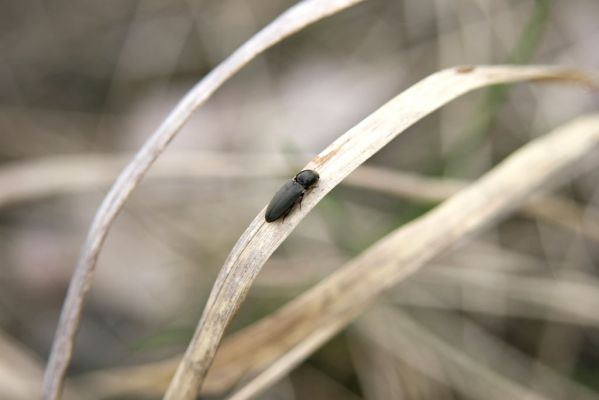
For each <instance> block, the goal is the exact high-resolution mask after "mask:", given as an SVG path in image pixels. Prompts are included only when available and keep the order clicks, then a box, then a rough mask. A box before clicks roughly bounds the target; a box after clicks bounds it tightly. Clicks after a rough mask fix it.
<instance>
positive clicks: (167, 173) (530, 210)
mask: <svg viewBox="0 0 599 400" xmlns="http://www.w3.org/2000/svg"><path fill="white" fill-rule="evenodd" d="M290 157H291V155H288V156H287V158H290ZM127 159H128V156H127V155H114V154H110V155H103V154H86V155H85V156H58V157H49V158H43V159H35V160H28V161H23V162H19V163H14V164H11V165H7V166H5V167H3V168H1V169H0V208H2V207H6V206H7V205H10V204H14V203H17V202H23V201H28V200H33V199H39V198H41V197H45V196H51V195H56V194H65V193H67V194H72V193H73V192H80V191H85V190H90V189H98V190H99V189H100V188H102V187H104V186H106V185H109V184H110V183H111V182H112V180H113V179H114V176H115V175H116V174H117V173H118V171H120V170H121V168H122V167H123V165H125V162H126V160H127ZM294 159H295V158H294ZM298 160H299V158H298ZM287 164H288V163H287V162H286V161H285V162H284V161H283V158H281V157H280V156H276V155H273V154H231V153H208V152H178V153H176V154H170V155H168V154H165V155H164V156H162V157H161V158H160V160H159V161H157V163H156V164H154V166H153V168H152V169H151V170H150V171H149V173H148V175H147V176H146V177H145V180H146V181H150V180H151V179H169V178H170V179H173V178H201V177H211V178H213V177H223V178H229V179H232V178H263V177H265V176H279V177H282V176H283V175H284V174H285V173H286V172H285V171H286V170H287ZM248 165H251V166H252V168H251V169H250V168H248V167H247V166H248ZM342 184H345V185H350V186H354V187H357V188H360V189H369V190H374V191H378V192H382V193H388V194H391V195H393V196H399V197H404V198H410V199H415V200H417V201H422V200H424V201H430V202H440V201H443V200H445V199H446V198H448V197H450V196H451V195H453V194H455V193H457V192H458V191H460V190H461V189H463V188H465V187H466V186H468V185H469V184H470V182H466V181H461V180H456V179H447V178H445V179H439V178H432V177H426V176H422V175H417V174H412V173H408V172H401V171H396V170H389V169H386V168H380V167H370V166H362V167H360V168H359V169H357V170H356V171H354V172H353V173H352V174H351V175H349V176H348V177H347V179H346V180H344V181H343V182H342ZM523 210H524V212H525V213H527V214H528V215H530V216H533V217H535V218H539V219H542V220H544V221H546V222H549V223H551V224H554V225H557V226H559V227H561V228H564V229H567V230H569V231H573V232H576V233H577V234H580V235H584V236H586V237H587V238H589V239H592V240H595V241H598V242H599V215H598V214H597V212H592V210H590V209H587V210H584V211H583V210H581V208H580V206H578V205H577V204H576V203H574V202H573V201H571V200H568V199H566V198H561V197H557V196H547V197H543V198H540V199H535V200H532V201H531V202H529V203H527V204H526V205H525V206H524V209H523ZM582 220H585V221H586V223H585V224H584V225H585V226H584V228H583V226H582V224H581V221H582Z"/></svg>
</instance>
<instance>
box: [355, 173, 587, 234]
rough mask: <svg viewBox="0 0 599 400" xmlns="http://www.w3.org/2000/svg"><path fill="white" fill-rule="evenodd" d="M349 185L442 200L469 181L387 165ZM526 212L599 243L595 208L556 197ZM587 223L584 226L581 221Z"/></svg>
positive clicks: (536, 201) (539, 201) (532, 203)
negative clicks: (387, 166) (412, 171)
mask: <svg viewBox="0 0 599 400" xmlns="http://www.w3.org/2000/svg"><path fill="white" fill-rule="evenodd" d="M346 183H347V184H349V185H353V186H357V187H360V188H367V189H371V190H376V191H379V192H383V193H389V194H392V195H396V196H400V197H407V198H412V199H417V200H425V201H430V202H440V201H443V200H445V199H447V198H449V197H451V196H453V195H454V194H456V193H457V192H459V191H460V190H462V189H464V188H466V187H467V186H468V185H469V184H470V182H467V181H462V180H458V179H450V178H445V179H439V178H431V177H425V176H421V175H416V174H411V173H406V172H402V173H398V172H397V171H391V170H387V169H384V168H373V167H362V168H360V169H358V170H356V171H355V172H354V173H353V174H352V175H350V176H349V178H348V179H347V180H346ZM523 211H524V213H526V214H527V215H529V216H531V217H535V218H539V219H542V220H545V221H546V222H549V223H552V224H555V225H557V226H560V227H561V228H564V229H566V230H569V231H572V232H575V233H577V234H580V235H584V236H586V237H587V238H589V239H592V240H595V241H598V242H599V215H596V214H597V213H596V212H593V210H586V211H583V210H582V209H581V208H580V207H579V206H578V205H577V204H576V203H575V202H573V201H572V200H569V199H566V198H563V197H558V196H556V195H554V196H546V197H539V198H535V199H532V200H531V201H530V202H528V203H527V204H524V207H523ZM583 220H586V221H588V223H587V224H586V225H587V226H586V227H583V226H582V223H581V222H582V221H583Z"/></svg>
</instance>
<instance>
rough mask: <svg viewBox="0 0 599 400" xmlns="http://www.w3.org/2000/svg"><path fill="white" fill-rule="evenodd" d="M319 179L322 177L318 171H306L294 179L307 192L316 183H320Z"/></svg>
mask: <svg viewBox="0 0 599 400" xmlns="http://www.w3.org/2000/svg"><path fill="white" fill-rule="evenodd" d="M319 178H320V176H319V175H318V173H317V172H316V171H313V170H311V169H305V170H303V171H301V172H300V173H299V174H297V175H296V176H295V178H293V179H294V180H295V181H296V182H297V183H299V184H300V185H302V186H303V187H304V189H306V190H307V189H309V188H310V187H311V186H312V185H314V184H315V183H316V182H318V179H319Z"/></svg>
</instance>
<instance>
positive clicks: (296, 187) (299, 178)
mask: <svg viewBox="0 0 599 400" xmlns="http://www.w3.org/2000/svg"><path fill="white" fill-rule="evenodd" d="M319 178H320V176H319V175H318V173H317V172H316V171H313V170H311V169H305V170H303V171H301V172H300V173H299V174H297V175H296V176H295V177H294V178H293V179H292V180H290V181H288V182H287V183H285V184H284V185H283V187H281V188H280V189H279V191H278V192H277V194H275V196H274V197H273V198H272V200H271V201H270V203H268V207H266V213H265V214H264V217H265V218H266V222H273V221H276V220H277V219H279V218H281V217H282V218H285V217H286V216H287V215H289V213H290V212H291V210H292V209H293V206H295V205H296V204H298V203H301V202H302V199H303V198H304V194H305V193H306V191H307V190H309V189H310V188H311V187H312V186H314V184H315V183H316V182H318V179H319Z"/></svg>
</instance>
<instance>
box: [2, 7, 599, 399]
mask: <svg viewBox="0 0 599 400" xmlns="http://www.w3.org/2000/svg"><path fill="white" fill-rule="evenodd" d="M292 5H293V2H291V1H287V0H268V1H267V0H254V1H243V0H234V1H232V0H224V1H216V0H205V1H202V0H187V1H172V2H163V1H155V0H145V1H133V0H121V1H90V0H81V1H77V2H67V1H60V0H53V1H40V0H21V1H0V163H1V164H0V207H1V208H0V398H1V399H9V400H11V399H29V398H33V397H31V393H32V390H37V385H39V379H40V376H41V375H40V374H41V371H42V369H43V367H44V365H45V359H46V357H47V355H48V352H49V349H50V346H51V341H52V338H53V335H54V330H55V328H56V324H57V320H58V315H59V312H60V307H61V306H62V301H63V298H64V295H65V291H66V288H67V285H68V281H69V278H70V275H71V273H72V271H73V268H74V266H75V264H76V261H77V257H78V254H79V250H80V247H81V245H82V243H83V240H84V237H85V235H86V233H87V229H88V228H89V225H90V223H91V221H92V218H93V215H94V213H95V210H96V208H97V207H98V205H99V204H100V202H101V200H102V198H103V196H104V194H105V193H106V191H107V188H108V187H109V185H110V183H111V182H112V181H113V180H114V178H115V177H116V176H117V174H118V172H119V170H120V168H121V167H122V166H124V165H125V164H126V162H127V160H128V159H129V158H130V157H131V155H132V153H133V152H134V151H136V150H137V149H138V148H139V147H140V146H141V144H142V143H143V142H144V141H145V140H146V139H147V138H148V137H149V135H150V134H151V133H152V132H153V130H154V129H155V128H156V127H157V126H158V124H159V123H160V121H161V120H162V119H163V118H164V117H165V116H166V115H167V113H168V112H169V111H170V110H171V109H172V108H173V107H174V105H175V104H176V102H177V101H178V100H179V99H180V98H181V97H182V96H183V95H184V94H185V92H186V91H187V90H189V88H190V87H191V86H192V85H193V84H194V83H195V82H197V81H198V80H199V79H201V77H202V76H204V75H205V74H206V73H207V72H208V71H210V70H211V69H212V68H213V67H214V66H216V65H217V64H218V63H219V62H220V61H222V60H223V59H224V58H225V57H226V56H227V55H229V54H230V53H231V52H233V51H234V50H235V49H236V48H237V47H238V46H240V45H241V44H242V43H243V42H244V41H245V40H247V39H248V38H249V37H250V36H251V35H252V34H254V33H255V32H257V31H258V30H259V29H260V28H262V27H263V26H265V25H266V24H267V23H268V22H270V21H271V20H272V19H274V18H275V17H276V16H277V15H279V14H280V13H281V12H283V11H284V10H285V9H287V8H288V7H290V6H292ZM598 16H599V2H597V1H596V0H574V1H550V0H537V1H531V0H499V1H497V0H476V1H472V0H457V1H444V0H436V1H418V0H393V1H390V0H387V1H383V0H370V1H367V2H365V3H363V4H360V5H357V6H355V7H353V8H350V9H348V10H346V11H343V12H341V13H340V14H338V15H335V16H332V17H330V18H327V19H325V20H323V21H320V22H318V23H316V24H314V25H312V26H309V27H308V28H307V29H305V30H303V31H301V32H299V33H298V34H296V35H294V36H292V37H291V38H289V39H287V40H285V41H284V42H283V43H281V44H279V45H277V46H276V47H274V48H273V49H270V50H268V51H267V52H266V53H265V54H263V55H262V56H260V57H259V58H258V59H256V60H254V61H253V62H252V63H251V64H250V65H249V66H247V67H246V68H244V69H243V70H242V71H241V72H240V73H239V74H238V75H236V76H235V77H234V78H233V79H231V80H230V81H229V82H227V83H226V84H225V86H224V87H223V88H221V89H220V90H219V91H218V92H217V93H216V94H215V95H214V96H213V97H212V98H210V99H209V101H208V102H207V103H206V105H205V106H204V107H203V108H202V109H201V110H199V111H198V112H196V113H195V115H194V116H193V118H192V119H191V120H190V121H189V123H188V124H187V125H186V126H185V127H184V129H183V130H182V131H181V133H180V134H179V135H178V137H177V138H176V139H175V141H174V142H173V143H172V144H171V146H170V147H169V149H168V151H167V154H165V157H164V158H163V159H161V160H160V161H159V162H158V163H157V165H156V168H155V171H156V172H155V173H154V175H151V176H149V177H148V179H146V180H145V181H144V182H143V183H142V185H141V187H140V188H139V189H138V190H137V191H135V193H134V194H133V197H132V198H131V200H130V201H129V202H128V203H127V206H126V208H125V210H124V211H123V212H122V213H121V215H120V216H119V218H118V220H117V222H116V224H115V226H114V227H113V229H112V231H111V233H110V234H109V236H108V240H107V242H106V245H105V247H104V250H103V251H102V253H101V256H100V259H99V263H98V269H97V275H96V278H95V281H94V286H93V288H92V291H91V298H90V300H89V301H88V303H87V305H86V307H85V312H84V317H83V322H82V327H81V330H80V333H79V336H78V342H77V348H76V351H75V354H74V358H73V362H72V365H71V368H70V371H69V374H70V376H72V377H74V380H75V381H76V377H77V376H80V375H82V374H85V373H89V372H92V371H101V370H104V369H107V368H111V367H115V366H126V365H138V364H143V363H145V362H149V361H154V360H162V359H165V358H167V357H169V356H172V355H176V354H179V353H181V352H182V351H183V350H184V349H185V346H186V344H187V342H188V340H189V339H190V337H191V335H192V333H193V330H194V328H195V325H196V323H197V320H198V318H199V316H200V314H201V311H202V308H203V305H204V302H205V300H206V298H207V296H208V291H209V290H210V288H211V286H212V283H213V281H214V279H215V276H216V274H217V272H218V270H219V268H220V267H221V265H222V264H223V262H224V260H225V258H226V256H227V254H228V253H229V251H230V249H231V248H232V246H233V245H234V243H235V242H236V240H237V239H238V237H239V236H240V235H241V233H242V232H243V231H244V229H245V227H246V226H247V225H248V224H249V222H250V221H251V220H252V219H253V218H254V216H255V215H256V214H257V213H258V212H259V210H260V209H261V208H262V207H263V206H264V205H265V204H266V203H267V202H268V201H269V200H270V198H271V196H272V194H273V193H274V192H275V191H276V189H277V188H278V187H279V186H280V185H281V184H282V182H283V181H284V180H285V179H288V178H289V177H291V176H293V175H294V174H295V173H296V172H297V170H298V169H299V168H301V166H302V165H304V164H305V163H306V162H307V161H308V160H310V159H311V158H312V157H313V156H314V155H315V154H317V153H318V152H319V151H320V150H321V149H322V148H324V147H325V146H326V145H327V144H329V143H330V142H331V141H333V140H334V139H335V138H336V137H338V136H339V135H341V134H342V133H343V132H345V131H346V130H347V129H349V128H351V127H352V126H354V125H355V124H356V123H357V122H359V121H360V120H362V119H363V118H364V117H366V116H367V115H368V114H369V113H371V112H372V111H374V110H375V109H377V108H378V107H380V106H381V105H382V104H383V103H385V102H386V101H387V100H389V99H390V98H392V97H393V96H395V95H396V94H398V93H400V92H401V91H403V90H404V89H406V88H407V87H409V86H410V85H412V84H413V83H415V82H417V81H419V80H420V79H422V78H424V77H426V76H427V75H429V74H431V73H433V72H435V71H438V70H440V69H443V68H446V67H451V66H454V65H459V64H504V63H522V64H528V63H534V64H552V65H569V66H576V67H580V68H586V69H595V70H596V69H597V67H598V66H599V52H598V51H597V43H598V42H599V24H597V20H598ZM598 106H599V96H598V95H597V93H593V92H591V91H589V90H588V89H585V88H581V87H572V86H565V85H530V84H521V85H518V86H510V87H504V86H502V87H494V88H491V89H486V90H482V91H478V92H476V93H472V94H469V95H467V96H464V97H463V98H461V99H459V100H457V101H455V102H453V103H451V104H450V105H448V106H446V107H444V108H443V109H442V110H440V111H438V112H436V113H435V114H433V115H432V116H430V117H428V118H426V119H425V120H424V121H422V122H420V123H418V124H417V125H415V126H414V127H412V128H410V129H409V131H408V132H406V134H404V135H402V136H401V137H399V138H398V139H397V140H395V141H393V142H392V143H391V144H390V145H389V146H387V147H386V148H385V149H383V151H381V152H380V153H379V154H377V155H376V156H375V157H374V158H373V159H372V160H370V161H369V163H368V165H369V166H375V167H384V168H386V169H390V170H395V171H409V172H412V173H416V174H419V175H422V176H428V177H435V178H437V179H443V178H459V179H464V180H472V179H475V178H477V177H479V176H481V175H482V174H483V173H484V172H485V171H488V170H489V169H490V168H492V167H493V166H494V165H496V164H497V163H498V162H499V161H500V160H502V159H503V158H505V157H506V156H507V155H509V154H510V153H511V152H513V151H514V150H515V149H517V148H519V147H520V146H522V145H523V144H525V143H526V142H528V141H530V140H531V139H533V138H535V137H537V136H540V135H543V134H544V133H546V132H547V131H549V130H550V129H552V128H554V127H557V126H559V125H560V124H562V123H565V122H567V121H569V120H571V119H573V118H574V117H576V116H578V115H582V114H584V113H588V112H592V111H596V110H597V107H598ZM598 184H599V172H598V171H589V172H587V173H585V174H583V175H582V176H579V177H576V178H575V179H573V180H571V181H570V182H569V184H568V185H567V186H566V187H562V188H560V189H559V194H560V196H562V198H563V199H564V200H567V204H568V205H569V208H567V211H569V213H568V212H566V213H565V214H564V215H561V214H559V213H558V214H555V213H554V214H553V215H552V218H553V220H554V221H553V222H552V221H551V218H548V219H543V218H541V219H538V218H532V217H530V216H524V215H520V214H516V215H514V216H513V217H510V218H509V219H508V220H506V221H504V222H502V223H501V224H499V225H498V226H496V227H494V228H492V229H488V230H486V231H485V233H483V234H482V235H479V236H478V237H477V238H476V239H475V240H472V241H470V242H469V243H466V244H464V245H462V246H461V247H460V248H459V249H456V250H454V251H453V252H451V253H450V254H446V255H444V256H443V257H439V258H438V259H436V260H435V261H434V262H432V263H430V265H428V266H427V267H426V268H424V269H423V270H422V271H421V272H419V273H417V274H416V275H414V276H412V277H410V278H409V279H407V280H406V281H405V282H404V283H402V284H401V285H400V286H399V287H397V288H396V289H394V290H392V291H391V292H390V293H389V294H388V296H386V298H385V299H384V301H383V303H384V304H385V305H384V307H383V306H381V307H379V308H377V309H376V310H374V311H373V312H370V313H368V315H366V316H365V317H364V318H363V319H361V320H360V321H357V322H356V323H355V324H354V325H352V326H351V327H349V328H348V329H346V330H345V331H344V332H343V333H342V334H340V335H338V336H337V337H336V338H334V339H333V340H332V341H331V342H329V343H328V344H327V345H326V346H325V347H324V348H322V349H321V350H319V351H318V352H317V353H316V354H314V355H313V356H312V357H310V358H309V359H308V360H307V361H306V362H304V363H303V364H302V365H301V366H299V367H298V368H297V369H296V370H295V371H294V372H293V373H291V374H290V376H289V377H287V378H285V379H284V380H283V381H282V382H281V383H280V384H278V385H277V386H276V387H274V388H272V389H271V390H270V391H269V392H267V393H266V394H264V395H263V397H262V398H264V399H305V398H310V399H312V400H317V399H375V400H377V399H470V398H495V397H494V396H497V393H496V392H494V390H493V387H494V386H493V385H490V386H489V385H487V386H485V387H478V386H477V385H476V382H479V381H481V380H483V378H484V379H491V380H494V381H493V382H496V383H497V385H506V386H505V387H510V385H516V386H517V385H520V386H521V387H525V388H528V389H531V390H532V391H535V392H537V393H539V395H544V396H547V397H548V398H553V399H573V398H581V399H582V398H584V399H593V398H594V399H599V330H598V327H599V277H598V276H597V275H598V274H599V245H598V244H599V225H598V224H597V221H598V220H599V217H598V215H599V211H598V209H597V207H598V205H599V191H598V190H597V188H598ZM434 205H435V204H434V203H431V202H430V201H426V200H419V199H417V198H411V199H406V198H398V197H395V196H392V195H390V194H387V193H380V192H375V191H372V190H369V189H365V188H360V187H359V185H352V186H346V185H341V186H340V187H338V188H337V189H336V190H334V191H333V192H332V193H331V194H330V195H329V196H327V197H326V198H325V199H324V200H323V201H322V202H321V204H319V205H318V206H317V208H316V209H315V210H314V211H313V212H312V213H311V214H310V215H309V216H308V217H307V218H306V219H305V220H304V221H303V222H302V224H301V225H300V226H299V227H298V229H297V230H296V231H295V232H294V233H293V234H292V235H291V236H290V237H289V239H288V240H287V241H286V242H285V243H284V244H283V245H282V246H281V247H280V248H279V250H278V251H277V252H276V253H275V254H274V256H273V257H272V258H271V260H270V261H269V262H268V263H267V264H266V266H265V267H264V269H263V271H262V272H261V274H260V276H259V277H258V281H257V282H256V284H255V286H254V288H253V289H252V291H251V292H250V294H249V297H248V299H247V301H246V303H245V304H244V306H243V307H242V308H241V310H240V312H239V314H238V316H237V317H236V319H235V322H234V324H233V326H232V327H231V328H230V329H229V332H232V331H235V330H237V329H239V328H240V327H243V326H245V325H248V324H250V323H251V322H253V321H255V320H257V319H258V318H260V317H261V316H264V315H267V314H268V313H270V312H272V311H273V310H275V309H277V308H278V307H280V306H281V305H282V304H285V303H286V302H287V301H289V300H290V299H291V298H293V297H295V296H296V295H297V294H299V293H301V292H302V291H304V290H305V289H307V288H309V287H310V286H312V285H313V284H315V283H316V282H318V281H319V280H320V279H322V278H323V277H325V276H326V275H328V274H330V273H331V272H332V271H334V270H335V269H336V268H338V267H339V266H341V265H342V264H343V263H344V262H345V261H346V260H348V259H350V258H352V257H354V256H356V255H357V254H359V253H360V252H361V251H362V250H364V249H366V248H367V247H368V246H370V245H371V244H372V243H374V242H375V241H377V240H378V239H380V238H381V237H382V236H384V235H385V234H386V233H388V232H390V231H392V230H394V229H396V228H397V227H398V226H400V225H401V224H403V223H405V222H407V221H409V220H411V219H414V218H416V217H418V216H419V215H421V214H422V213H424V212H426V211H427V210H429V209H430V208H431V207H433V206H434ZM564 219H567V221H568V223H569V224H570V225H569V226H570V227H569V228H567V227H564V224H560V223H559V222H560V221H561V222H563V221H562V220H564ZM555 220H557V223H555ZM89 385H90V386H87V387H85V388H83V392H86V393H87V394H88V395H89V396H90V398H106V396H109V397H110V398H119V399H121V398H122V399H138V398H139V399H153V398H161V396H160V395H159V394H155V395H154V394H148V393H143V394H142V393H128V394H126V395H125V394H119V393H110V388H108V389H107V388H103V389H107V390H106V391H105V392H106V393H108V394H103V395H100V394H98V395H94V393H101V392H102V391H101V390H100V389H99V388H95V387H92V386H91V385H93V383H89Z"/></svg>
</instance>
